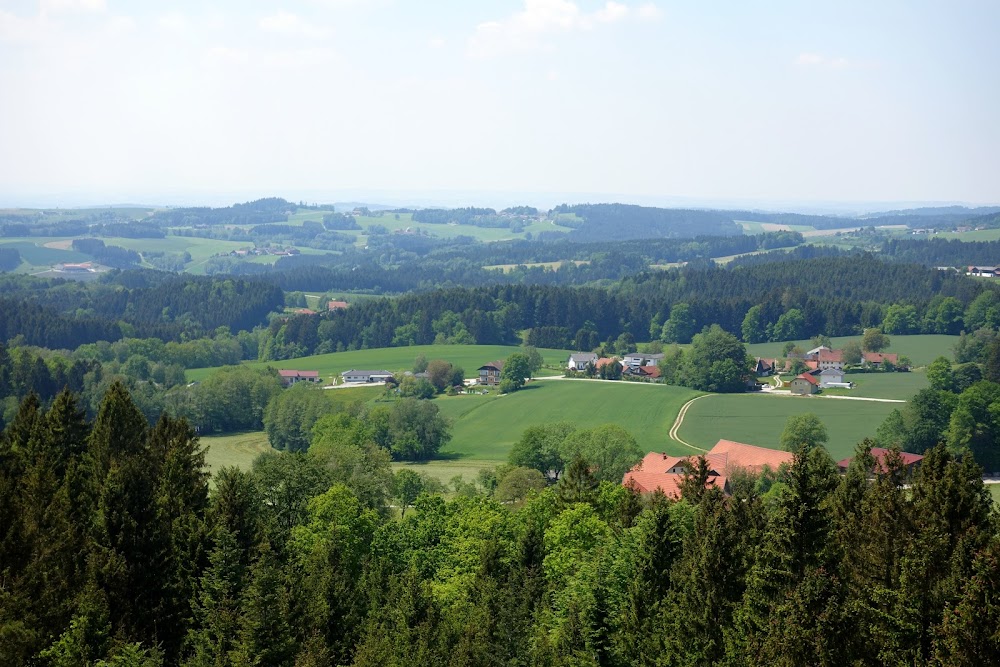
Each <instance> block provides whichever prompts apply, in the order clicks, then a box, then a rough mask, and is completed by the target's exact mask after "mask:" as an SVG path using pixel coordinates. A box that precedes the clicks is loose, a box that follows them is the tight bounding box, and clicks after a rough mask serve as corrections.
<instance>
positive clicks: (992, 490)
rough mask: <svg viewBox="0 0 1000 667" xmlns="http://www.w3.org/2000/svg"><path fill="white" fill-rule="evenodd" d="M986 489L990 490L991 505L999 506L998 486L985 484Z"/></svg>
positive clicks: (999, 485)
mask: <svg viewBox="0 0 1000 667" xmlns="http://www.w3.org/2000/svg"><path fill="white" fill-rule="evenodd" d="M986 488H987V489H989V490H990V495H991V496H993V504H994V505H997V506H1000V484H987V485H986Z"/></svg>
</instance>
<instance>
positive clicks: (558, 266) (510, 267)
mask: <svg viewBox="0 0 1000 667" xmlns="http://www.w3.org/2000/svg"><path fill="white" fill-rule="evenodd" d="M567 262H572V263H573V264H576V265H577V266H580V265H581V264H590V262H589V261H587V260H585V259H574V260H568V259H567V260H562V259H560V260H557V261H555V262H525V263H523V264H493V265H491V266H484V267H483V268H484V269H503V272H504V273H510V272H511V271H513V270H514V269H516V268H517V267H519V266H526V267H528V268H529V269H530V268H531V267H534V266H544V267H546V268H549V269H555V270H557V271H558V270H559V269H561V268H562V266H563V264H566V263H567Z"/></svg>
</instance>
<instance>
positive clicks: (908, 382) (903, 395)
mask: <svg viewBox="0 0 1000 667" xmlns="http://www.w3.org/2000/svg"><path fill="white" fill-rule="evenodd" d="M844 381H845V382H853V383H854V385H855V386H854V389H835V388H829V389H824V390H823V393H824V394H826V395H829V396H864V397H866V398H895V399H900V400H904V401H905V400H908V399H909V398H911V397H912V396H913V395H914V394H916V393H917V392H918V391H920V390H921V389H926V388H927V387H929V386H930V385H929V383H928V382H927V375H926V374H925V373H924V372H923V371H922V370H918V371H913V372H910V373H848V374H846V375H845V376H844Z"/></svg>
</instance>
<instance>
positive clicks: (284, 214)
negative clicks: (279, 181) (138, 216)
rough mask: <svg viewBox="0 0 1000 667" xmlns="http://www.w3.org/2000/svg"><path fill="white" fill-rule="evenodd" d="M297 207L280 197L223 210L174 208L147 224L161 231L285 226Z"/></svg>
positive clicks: (154, 216)
mask: <svg viewBox="0 0 1000 667" xmlns="http://www.w3.org/2000/svg"><path fill="white" fill-rule="evenodd" d="M295 208H297V207H296V205H295V204H292V203H290V202H287V201H285V200H284V199H282V198H280V197H267V198H264V199H257V200H255V201H251V202H246V203H243V204H233V205H232V206H227V207H224V208H208V207H197V208H174V209H167V210H161V211H157V212H156V213H154V214H153V215H151V216H149V217H148V218H145V221H146V222H148V223H150V224H153V225H157V226H160V227H189V226H194V225H261V224H266V223H269V222H285V221H286V220H288V214H289V212H291V211H294V210H295Z"/></svg>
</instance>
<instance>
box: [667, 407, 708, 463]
mask: <svg viewBox="0 0 1000 667" xmlns="http://www.w3.org/2000/svg"><path fill="white" fill-rule="evenodd" d="M711 395H712V394H702V395H701V396H695V397H694V398H692V399H691V400H690V401H688V402H687V403H685V404H684V405H682V406H681V409H680V410H679V411H678V412H677V419H675V420H674V425H673V426H671V427H670V433H669V434H668V435H669V436H670V439H671V440H673V441H674V442H679V443H680V444H682V445H684V446H685V447H690V448H691V449H694V450H695V451H699V452H707V451H708V450H707V449H702V448H701V447H695V446H694V445H692V444H690V443H687V442H684V441H683V440H681V438H680V436H679V435H677V431H678V430H679V429H680V427H681V424H683V423H684V415H686V414H687V411H688V408H690V407H691V404H692V403H694V402H695V401H700V400H701V399H703V398H708V397H709V396H711Z"/></svg>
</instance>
